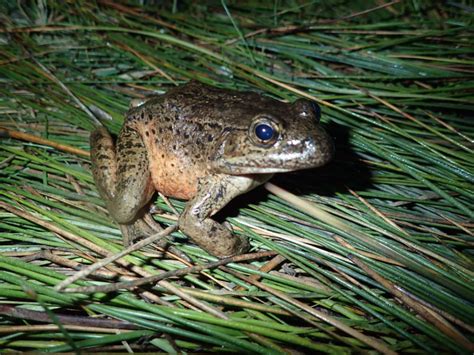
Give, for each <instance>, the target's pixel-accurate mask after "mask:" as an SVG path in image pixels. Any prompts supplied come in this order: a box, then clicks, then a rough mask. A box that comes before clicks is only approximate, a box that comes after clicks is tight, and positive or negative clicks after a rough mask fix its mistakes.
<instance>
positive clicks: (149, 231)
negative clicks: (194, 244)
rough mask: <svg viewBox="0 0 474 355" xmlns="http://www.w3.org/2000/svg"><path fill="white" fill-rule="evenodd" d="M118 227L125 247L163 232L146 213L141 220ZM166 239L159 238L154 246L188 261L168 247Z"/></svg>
mask: <svg viewBox="0 0 474 355" xmlns="http://www.w3.org/2000/svg"><path fill="white" fill-rule="evenodd" d="M119 226H120V230H121V232H122V235H123V244H124V246H125V247H128V246H130V245H132V244H133V243H135V242H137V241H138V240H140V239H144V238H147V237H149V236H151V235H153V234H155V233H158V232H161V231H162V230H163V228H162V227H161V226H160V225H159V224H158V223H157V222H155V220H154V219H153V217H152V216H151V214H149V213H146V214H145V215H143V216H142V217H141V218H138V219H137V220H136V221H135V222H133V223H132V224H120V225H119ZM166 238H167V237H164V238H161V239H160V240H158V241H156V242H155V243H154V244H155V245H156V246H158V247H159V248H161V249H163V250H166V251H169V252H171V253H173V254H175V255H177V256H178V257H180V258H182V259H184V260H186V261H190V258H189V257H188V256H187V255H186V254H184V253H183V252H182V251H181V250H179V249H176V248H175V247H174V246H172V245H170V244H169V243H168V240H167V239H166Z"/></svg>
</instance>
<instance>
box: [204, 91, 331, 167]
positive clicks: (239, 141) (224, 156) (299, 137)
mask: <svg viewBox="0 0 474 355" xmlns="http://www.w3.org/2000/svg"><path fill="white" fill-rule="evenodd" d="M268 102H269V103H270V104H267V105H264V106H265V107H264V110H263V111H262V110H258V111H257V112H256V110H255V109H253V110H249V111H248V112H245V110H243V111H242V113H241V117H240V122H241V124H240V125H239V127H238V128H232V129H228V130H226V131H225V132H224V133H223V134H222V136H221V137H220V139H219V144H218V147H217V151H216V152H215V154H214V157H213V159H212V162H211V165H212V168H213V169H214V170H215V171H218V172H220V173H225V174H233V175H238V174H266V173H277V172H286V171H293V170H299V169H307V168H314V167H318V166H321V165H324V164H326V163H327V162H328V161H329V160H331V158H332V156H333V155H334V146H333V143H332V140H331V138H330V137H329V135H328V134H327V133H326V132H325V131H324V129H323V128H322V127H321V126H320V125H319V117H320V109H319V106H318V105H316V104H315V103H313V102H310V101H308V100H303V99H300V100H297V101H296V102H294V103H293V104H283V103H281V102H278V101H275V100H271V101H267V103H268Z"/></svg>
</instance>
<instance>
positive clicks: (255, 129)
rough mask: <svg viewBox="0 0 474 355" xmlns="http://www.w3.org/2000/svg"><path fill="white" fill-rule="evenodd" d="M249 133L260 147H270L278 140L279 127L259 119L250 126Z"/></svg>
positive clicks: (271, 122) (266, 120)
mask: <svg viewBox="0 0 474 355" xmlns="http://www.w3.org/2000/svg"><path fill="white" fill-rule="evenodd" d="M249 133H250V136H251V138H252V140H253V141H254V142H255V143H257V144H258V145H262V146H270V145H273V143H275V142H276V140H277V139H278V126H277V125H276V124H275V123H274V122H273V121H270V120H268V119H259V120H257V121H255V122H254V123H253V124H252V125H251V126H250V132H249Z"/></svg>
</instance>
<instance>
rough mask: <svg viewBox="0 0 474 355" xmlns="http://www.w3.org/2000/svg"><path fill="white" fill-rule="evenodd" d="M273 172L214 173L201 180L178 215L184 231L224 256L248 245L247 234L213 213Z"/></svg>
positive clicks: (266, 178)
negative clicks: (237, 231)
mask: <svg viewBox="0 0 474 355" xmlns="http://www.w3.org/2000/svg"><path fill="white" fill-rule="evenodd" d="M270 177H271V174H260V175H254V176H233V175H223V174H215V175H211V176H208V177H206V178H203V179H201V180H200V181H199V186H198V192H197V195H196V196H195V197H194V198H193V199H192V200H191V201H189V202H188V204H187V205H186V208H185V209H184V211H183V213H182V214H181V216H180V218H179V227H180V229H181V231H182V232H184V233H185V234H187V235H188V236H189V237H190V238H192V239H193V240H194V242H195V243H196V244H198V245H199V246H201V247H202V248H203V249H205V250H207V251H208V252H209V253H211V254H213V255H215V256H217V257H220V258H223V257H228V256H232V255H238V254H242V253H244V252H246V251H247V250H248V249H249V243H248V241H247V239H246V238H244V237H240V236H236V235H232V233H231V231H230V230H228V229H227V228H226V227H224V226H223V225H221V224H219V223H217V222H216V221H214V220H212V219H211V218H210V217H211V216H213V215H214V214H215V213H217V212H218V211H219V210H220V209H222V208H223V207H224V206H225V205H227V203H228V202H229V201H230V200H232V199H233V198H234V197H236V196H238V195H240V194H243V193H245V192H247V191H249V190H251V189H253V188H255V187H256V186H258V185H260V184H262V183H264V182H265V181H267V180H268V179H269V178H270Z"/></svg>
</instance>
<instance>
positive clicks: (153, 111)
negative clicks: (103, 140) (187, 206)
mask: <svg viewBox="0 0 474 355" xmlns="http://www.w3.org/2000/svg"><path fill="white" fill-rule="evenodd" d="M255 95H257V94H255ZM239 100H240V97H239V95H236V93H235V92H232V91H227V90H219V89H214V88H211V87H208V86H205V85H202V84H199V83H197V82H190V83H188V84H186V85H184V86H181V87H177V88H174V89H171V90H169V91H168V92H167V93H166V94H165V95H161V96H156V97H153V98H152V99H150V100H149V101H147V102H145V103H144V104H143V105H141V106H139V107H135V108H132V109H131V110H130V111H129V112H128V114H127V119H126V124H125V126H129V127H132V128H133V129H134V130H136V131H138V132H139V134H140V135H141V137H142V139H143V142H144V144H145V146H146V150H147V152H148V160H149V165H150V171H151V175H152V180H153V184H154V185H155V188H156V189H157V190H158V191H160V192H162V193H163V194H164V195H166V196H172V197H177V198H182V199H190V198H192V197H193V196H194V195H195V193H196V191H197V182H198V179H199V178H201V177H204V176H206V175H208V174H209V173H210V172H209V164H208V162H209V159H210V156H211V155H212V154H213V152H214V151H215V145H216V144H217V143H216V141H217V139H218V138H219V136H220V135H221V134H222V132H224V131H225V130H226V129H229V128H230V127H232V128H235V126H236V124H238V122H239V120H238V119H237V120H235V119H234V117H235V116H234V115H226V114H225V111H229V112H233V113H234V114H235V107H238V101H239ZM229 102H230V104H229ZM229 106H232V107H229ZM216 117H217V119H216ZM221 117H222V118H223V119H220V118H221Z"/></svg>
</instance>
